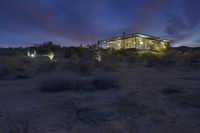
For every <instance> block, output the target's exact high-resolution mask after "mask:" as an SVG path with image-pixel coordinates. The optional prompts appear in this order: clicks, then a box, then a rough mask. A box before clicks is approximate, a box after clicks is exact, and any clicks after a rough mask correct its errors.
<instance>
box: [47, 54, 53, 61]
mask: <svg viewBox="0 0 200 133" xmlns="http://www.w3.org/2000/svg"><path fill="white" fill-rule="evenodd" d="M48 57H49V59H50V60H53V58H54V53H53V52H49V54H48Z"/></svg>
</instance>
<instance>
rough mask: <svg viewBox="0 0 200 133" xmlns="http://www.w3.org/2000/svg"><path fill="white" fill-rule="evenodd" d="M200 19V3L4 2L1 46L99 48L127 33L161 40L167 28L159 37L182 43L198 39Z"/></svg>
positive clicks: (0, 9) (0, 6)
mask: <svg viewBox="0 0 200 133" xmlns="http://www.w3.org/2000/svg"><path fill="white" fill-rule="evenodd" d="M173 3H176V5H175V6H171V5H173ZM177 9H180V11H179V12H177ZM199 13H200V1H199V0H176V1H173V0H84V1H83V0H1V1H0V41H1V40H6V39H7V40H12V41H13V42H14V41H15V40H16V38H18V40H20V39H21V40H23V39H24V40H25V39H26V42H27V41H28V40H27V39H29V40H30V42H33V41H34V40H37V41H40V40H41V41H43V40H44V39H49V38H50V39H52V41H54V40H59V39H61V41H63V40H66V41H69V42H71V41H76V42H94V41H97V40H98V39H104V38H107V37H110V36H113V35H117V34H121V33H122V32H130V33H131V32H142V31H148V33H150V34H157V33H156V32H157V31H159V33H160V32H161V31H162V30H163V29H164V28H165V27H166V29H165V32H163V34H160V36H165V34H166V33H167V35H168V36H170V37H173V39H174V40H183V39H186V38H188V37H189V36H190V37H191V36H192V34H197V33H196V29H197V27H198V26H199V23H200V17H199V16H198V14H199ZM166 14H167V15H166ZM164 15H165V16H166V18H168V21H167V22H166V21H164V19H163V18H164V17H163V16H164ZM19 38H20V39H19ZM41 38H44V39H41Z"/></svg>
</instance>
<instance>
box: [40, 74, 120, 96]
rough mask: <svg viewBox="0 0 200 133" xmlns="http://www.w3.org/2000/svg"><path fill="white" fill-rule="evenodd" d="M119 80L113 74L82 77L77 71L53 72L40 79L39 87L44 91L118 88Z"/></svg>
mask: <svg viewBox="0 0 200 133" xmlns="http://www.w3.org/2000/svg"><path fill="white" fill-rule="evenodd" d="M118 87H119V81H118V79H117V78H115V77H113V76H111V75H100V76H95V77H80V76H78V75H76V74H75V73H70V72H68V73H66V74H65V75H64V74H63V73H61V72H57V73H52V74H50V75H48V76H45V77H43V78H42V79H39V88H40V91H42V92H63V91H95V90H108V89H111V88H118Z"/></svg>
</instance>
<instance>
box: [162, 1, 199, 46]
mask: <svg viewBox="0 0 200 133" xmlns="http://www.w3.org/2000/svg"><path fill="white" fill-rule="evenodd" d="M179 4H180V6H179V7H177V8H180V11H181V12H174V11H173V12H171V14H169V15H168V16H167V17H168V24H167V27H166V30H165V32H166V33H167V34H168V35H169V36H171V37H172V38H174V39H175V40H176V42H179V41H184V40H186V39H188V38H191V37H192V36H194V35H195V34H198V33H197V32H196V31H195V30H196V28H198V26H200V17H199V13H200V1H199V0H183V1H181V2H180V3H179Z"/></svg>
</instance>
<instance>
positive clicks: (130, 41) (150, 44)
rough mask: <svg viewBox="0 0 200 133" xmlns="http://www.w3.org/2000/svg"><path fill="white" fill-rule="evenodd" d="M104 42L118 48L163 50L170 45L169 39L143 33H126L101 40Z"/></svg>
mask: <svg viewBox="0 0 200 133" xmlns="http://www.w3.org/2000/svg"><path fill="white" fill-rule="evenodd" d="M101 42H102V43H103V44H106V47H107V48H111V49H115V50H119V49H130V48H136V49H142V50H157V51H160V50H163V49H167V48H168V47H170V43H171V42H172V41H170V40H161V39H160V38H158V37H154V36H150V35H145V34H139V33H134V34H128V35H125V34H123V36H118V37H114V38H111V39H106V40H103V41H101Z"/></svg>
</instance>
